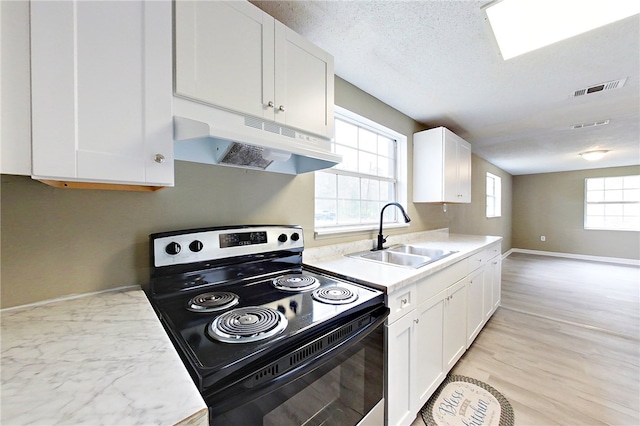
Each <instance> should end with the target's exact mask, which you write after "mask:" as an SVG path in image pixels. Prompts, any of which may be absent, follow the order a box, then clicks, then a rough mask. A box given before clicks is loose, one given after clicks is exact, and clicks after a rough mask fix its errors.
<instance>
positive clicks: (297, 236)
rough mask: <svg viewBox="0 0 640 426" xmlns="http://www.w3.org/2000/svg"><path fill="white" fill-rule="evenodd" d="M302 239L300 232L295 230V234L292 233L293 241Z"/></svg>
mask: <svg viewBox="0 0 640 426" xmlns="http://www.w3.org/2000/svg"><path fill="white" fill-rule="evenodd" d="M299 239H300V234H298V233H297V232H294V233H293V234H291V241H298V240H299Z"/></svg>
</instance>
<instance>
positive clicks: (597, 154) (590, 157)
mask: <svg viewBox="0 0 640 426" xmlns="http://www.w3.org/2000/svg"><path fill="white" fill-rule="evenodd" d="M607 152H609V151H608V150H606V149H598V150H595V151H587V152H581V153H580V156H581V157H582V158H584V159H585V160H587V161H597V160H599V159H601V158H602V157H604V155H605V154H606V153H607Z"/></svg>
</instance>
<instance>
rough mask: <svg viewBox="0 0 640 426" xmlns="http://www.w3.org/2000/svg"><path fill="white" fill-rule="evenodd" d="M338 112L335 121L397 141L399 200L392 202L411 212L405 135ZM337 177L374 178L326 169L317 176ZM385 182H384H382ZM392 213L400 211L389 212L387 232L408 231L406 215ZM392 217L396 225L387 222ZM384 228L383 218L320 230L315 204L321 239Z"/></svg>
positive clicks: (333, 147) (397, 194)
mask: <svg viewBox="0 0 640 426" xmlns="http://www.w3.org/2000/svg"><path fill="white" fill-rule="evenodd" d="M334 112H335V117H336V118H338V119H341V120H343V121H347V122H350V123H353V124H355V125H357V126H359V127H363V128H365V129H367V130H370V131H372V132H375V133H379V134H382V135H384V136H386V137H389V138H390V139H394V140H395V141H396V164H395V171H396V176H395V182H396V194H395V197H396V199H395V200H392V201H396V202H398V203H400V204H401V205H402V206H403V207H404V208H405V210H406V209H407V208H408V206H407V200H408V198H407V193H408V189H407V180H408V178H407V137H406V136H405V135H403V134H401V133H398V132H396V131H395V130H392V129H389V128H387V127H385V126H383V125H381V124H379V123H376V122H375V121H373V120H370V119H368V118H365V117H362V116H361V115H358V114H356V113H354V112H351V111H349V110H347V109H345V108H342V107H339V106H337V105H336V106H335V107H334ZM332 150H333V151H334V152H335V143H334V144H332ZM327 172H328V173H334V174H336V175H347V176H357V177H365V178H369V179H371V178H374V177H372V176H370V175H366V174H360V173H356V172H351V171H346V170H341V169H337V168H335V167H334V168H331V169H325V170H319V171H317V172H315V174H316V175H317V173H327ZM381 180H384V179H381ZM314 201H315V195H314ZM391 210H397V209H395V208H394V209H391V208H388V209H386V210H385V221H384V228H385V229H389V228H400V227H407V226H409V225H408V224H406V223H405V222H404V220H403V219H402V215H401V214H400V212H399V211H397V212H395V211H394V213H397V214H394V215H391V214H389V215H388V214H387V211H391ZM389 216H394V217H395V221H394V222H390V221H387V218H388V217H389ZM379 226H380V223H379V216H378V219H377V220H376V223H363V224H357V225H333V226H320V227H319V226H317V225H316V222H315V203H314V228H315V235H316V237H321V236H323V235H333V234H341V233H366V232H370V231H371V230H376V229H378V228H379Z"/></svg>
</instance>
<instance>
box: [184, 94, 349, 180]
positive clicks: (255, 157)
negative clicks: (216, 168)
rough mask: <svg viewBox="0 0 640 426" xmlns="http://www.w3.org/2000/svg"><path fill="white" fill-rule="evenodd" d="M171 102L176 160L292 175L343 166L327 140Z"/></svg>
mask: <svg viewBox="0 0 640 426" xmlns="http://www.w3.org/2000/svg"><path fill="white" fill-rule="evenodd" d="M173 101H174V102H173V107H174V118H173V122H174V140H175V147H174V155H175V159H176V160H183V161H191V162H196V163H207V164H219V165H223V166H231V167H241V168H248V169H254V170H265V171H271V172H276V173H285V174H292V175H295V174H300V173H307V172H312V171H315V170H321V169H326V168H329V167H333V166H334V165H336V164H338V163H340V162H341V161H342V157H341V156H339V155H336V154H333V153H332V152H331V141H330V140H328V139H325V138H321V137H319V136H315V135H311V134H306V133H301V132H299V131H297V130H294V129H291V128H289V127H286V126H282V125H279V124H278V123H273V122H270V121H267V120H261V119H260V118H256V117H251V116H244V115H242V114H238V113H235V112H231V111H227V110H222V109H218V108H215V107H212V106H210V105H204V104H200V103H197V102H194V101H192V100H186V99H182V98H178V97H174V100H173Z"/></svg>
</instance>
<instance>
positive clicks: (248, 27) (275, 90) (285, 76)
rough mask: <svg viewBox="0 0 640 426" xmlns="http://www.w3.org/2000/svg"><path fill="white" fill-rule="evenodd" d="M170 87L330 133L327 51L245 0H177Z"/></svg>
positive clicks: (304, 128) (208, 101)
mask: <svg viewBox="0 0 640 426" xmlns="http://www.w3.org/2000/svg"><path fill="white" fill-rule="evenodd" d="M175 13H176V19H175V21H176V28H175V31H176V63H175V70H176V76H175V83H176V86H175V93H176V95H177V96H180V97H185V98H188V99H193V100H196V101H199V102H202V103H205V104H209V105H213V106H217V107H220V108H223V109H228V110H231V111H235V112H239V113H241V114H246V115H250V116H254V117H259V118H262V119H265V120H269V121H273V122H276V123H278V124H281V125H284V126H288V127H291V128H295V129H299V130H302V131H306V132H310V133H313V134H316V135H320V136H323V137H326V138H331V137H333V102H334V80H333V79H334V74H333V57H332V56H331V55H329V54H328V53H327V52H324V51H323V50H322V49H320V48H318V47H317V46H315V45H314V44H312V43H310V42H309V41H307V40H305V39H304V38H302V37H301V36H300V35H298V34H296V33H295V32H294V31H292V30H291V29H289V28H287V27H285V26H284V25H283V24H281V23H280V22H278V21H276V20H275V19H274V18H273V17H271V16H269V15H268V14H266V13H265V12H263V11H262V10H260V9H258V8H257V7H255V6H253V5H252V4H250V3H248V2H238V1H200V2H198V1H177V2H176V8H175Z"/></svg>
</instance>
